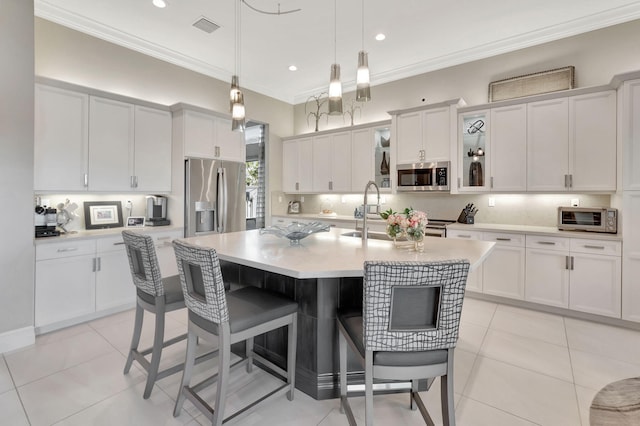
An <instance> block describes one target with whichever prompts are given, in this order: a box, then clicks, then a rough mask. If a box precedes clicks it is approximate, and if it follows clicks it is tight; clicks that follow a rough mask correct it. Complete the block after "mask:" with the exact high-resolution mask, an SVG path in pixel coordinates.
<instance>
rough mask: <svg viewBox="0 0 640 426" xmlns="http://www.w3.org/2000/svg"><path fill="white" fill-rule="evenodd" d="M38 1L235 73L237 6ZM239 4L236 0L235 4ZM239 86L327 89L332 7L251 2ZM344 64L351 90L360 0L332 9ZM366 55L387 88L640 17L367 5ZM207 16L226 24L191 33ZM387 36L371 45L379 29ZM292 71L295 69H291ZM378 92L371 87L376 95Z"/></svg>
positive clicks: (496, 6)
mask: <svg viewBox="0 0 640 426" xmlns="http://www.w3.org/2000/svg"><path fill="white" fill-rule="evenodd" d="M167 1H168V3H169V5H168V7H166V8H164V9H158V8H156V7H154V6H153V5H152V4H151V0H35V2H34V3H35V15H36V16H39V17H41V18H44V19H48V20H50V21H53V22H56V23H59V24H62V25H65V26H67V27H70V28H73V29H76V30H78V31H81V32H84V33H87V34H91V35H93V36H96V37H98V38H101V39H104V40H108V41H110V42H113V43H116V44H119V45H122V46H125V47H127V48H130V49H133V50H136V51H139V52H142V53H145V54H147V55H150V56H153V57H156V58H159V59H162V60H165V61H167V62H171V63H173V64H176V65H179V66H182V67H184V68H188V69H191V70H194V71H197V72H200V73H203V74H206V75H209V76H211V77H214V78H217V79H220V80H224V81H230V79H231V75H232V74H233V73H234V36H235V25H234V7H235V3H234V0H167ZM235 1H240V0H235ZM246 1H247V2H248V3H249V4H251V5H252V6H255V7H257V8H260V9H263V10H268V11H274V12H275V11H277V10H278V7H280V10H281V11H286V10H290V9H297V8H300V9H302V10H301V11H300V12H297V13H291V14H281V15H265V14H260V13H257V12H255V11H253V10H251V9H250V8H248V7H247V6H246V5H244V4H243V5H242V7H241V43H240V44H241V55H240V73H239V74H240V85H241V86H242V87H245V88H247V89H250V90H253V91H256V92H259V93H262V94H265V95H268V96H272V97H274V98H277V99H281V100H283V101H286V102H289V103H300V102H304V101H305V100H306V99H307V98H308V97H309V96H310V95H312V94H318V93H320V92H323V91H326V90H327V88H328V81H329V68H330V65H331V63H333V62H334V6H333V5H334V3H333V2H331V1H318V0H316V1H310V0H306V1H304V0H246ZM337 3H338V4H337V25H336V28H337V49H336V58H337V62H338V63H339V64H340V65H341V69H342V82H343V85H344V90H345V91H350V90H353V88H354V86H355V84H354V81H355V73H356V65H357V53H358V51H359V50H361V47H362V26H361V22H362V18H361V17H362V13H361V5H362V1H361V0H341V1H338V2H337ZM364 4H365V27H364V48H365V50H366V51H368V52H369V67H370V69H371V78H372V84H373V85H376V84H381V83H385V82H388V81H393V80H398V79H401V78H406V77H409V76H413V75H417V74H421V73H424V72H428V71H433V70H436V69H441V68H445V67H448V66H452V65H456V64H460V63H464V62H469V61H472V60H476V59H481V58H486V57H490V56H493V55H497V54H500V53H505V52H509V51H513V50H516V49H521V48H524V47H528V46H533V45H537V44H541V43H545V42H548V41H552V40H557V39H560V38H564V37H568V36H571V35H576V34H580V33H584V32H587V31H592V30H595V29H599V28H603V27H607V26H610V25H615V24H618V23H622V22H626V21H631V20H635V19H639V18H640V1H630V0H396V1H389V0H365V1H364ZM201 16H204V17H206V18H208V19H210V20H211V21H213V22H215V23H216V24H218V25H219V26H220V28H219V29H218V30H217V31H215V32H213V33H212V34H207V33H205V32H203V31H201V30H198V29H196V28H194V27H192V24H193V23H194V22H195V21H196V20H198V19H199V18H200V17H201ZM380 32H382V33H384V34H386V37H387V38H386V40H384V41H376V40H375V39H374V36H375V35H376V34H377V33H380ZM291 64H295V65H296V66H297V67H298V71H295V72H291V71H289V70H288V67H289V65H291ZM372 93H373V96H375V91H373V92H372Z"/></svg>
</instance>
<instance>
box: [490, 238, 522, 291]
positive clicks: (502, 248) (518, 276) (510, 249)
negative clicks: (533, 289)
mask: <svg viewBox="0 0 640 426" xmlns="http://www.w3.org/2000/svg"><path fill="white" fill-rule="evenodd" d="M482 239H483V240H485V241H493V242H495V243H496V246H495V247H494V249H493V251H492V252H491V254H489V257H488V258H487V260H485V262H484V264H483V270H482V291H483V292H484V293H486V294H493V295H495V296H502V297H509V298H512V299H524V268H525V247H524V240H525V238H524V235H522V234H506V233H494V232H483V236H482Z"/></svg>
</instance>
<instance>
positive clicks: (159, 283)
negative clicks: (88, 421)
mask: <svg viewBox="0 0 640 426" xmlns="http://www.w3.org/2000/svg"><path fill="white" fill-rule="evenodd" d="M122 238H123V239H124V244H125V247H126V248H127V255H128V257H129V266H130V268H131V276H132V278H133V283H134V284H135V286H136V292H137V297H136V317H135V323H134V327H133V336H132V337H131V347H130V349H129V355H128V356H127V362H126V364H125V366H124V374H128V373H129V370H130V369H131V365H132V363H133V361H134V360H136V361H138V363H139V364H140V366H141V367H142V368H144V369H145V371H146V372H147V384H146V386H145V388H144V393H143V398H144V399H147V398H149V396H150V395H151V390H152V389H153V385H154V383H155V382H156V380H160V379H162V378H163V377H166V376H169V375H171V374H173V373H176V372H178V371H180V370H182V368H183V366H184V364H182V363H180V364H178V365H174V366H172V367H170V368H167V369H165V370H161V371H158V369H159V366H160V357H161V355H162V349H163V348H165V347H167V346H169V345H173V344H174V343H177V342H179V341H181V340H184V339H185V338H186V337H187V335H186V333H185V334H183V335H180V336H177V337H174V338H173V339H170V340H167V341H166V342H165V341H164V316H165V313H167V312H170V311H175V310H177V309H182V308H184V307H185V304H184V297H183V295H182V288H181V287H180V277H178V276H177V275H174V276H171V277H166V278H162V277H161V275H160V267H159V266H158V258H157V257H156V250H155V245H154V244H153V239H152V238H151V237H150V236H148V235H143V234H138V233H135V232H133V231H130V230H125V231H122ZM145 310H146V311H149V312H152V313H154V314H155V331H154V337H153V346H152V347H151V348H148V349H144V350H139V349H138V345H139V344H140V335H141V333H142V321H143V319H144V311H145ZM149 354H151V361H149V360H147V358H146V356H147V355H149Z"/></svg>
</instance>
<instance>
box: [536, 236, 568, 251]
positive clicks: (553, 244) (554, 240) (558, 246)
mask: <svg viewBox="0 0 640 426" xmlns="http://www.w3.org/2000/svg"><path fill="white" fill-rule="evenodd" d="M526 242H527V248H537V249H548V250H563V251H569V249H570V247H571V239H570V238H562V237H547V236H543V235H527V238H526Z"/></svg>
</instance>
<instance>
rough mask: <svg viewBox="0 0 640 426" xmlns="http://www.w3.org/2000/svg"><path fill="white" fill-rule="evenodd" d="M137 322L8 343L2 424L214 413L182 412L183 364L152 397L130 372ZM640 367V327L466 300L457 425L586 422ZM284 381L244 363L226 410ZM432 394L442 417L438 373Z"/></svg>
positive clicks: (339, 421)
mask: <svg viewBox="0 0 640 426" xmlns="http://www.w3.org/2000/svg"><path fill="white" fill-rule="evenodd" d="M147 315H148V314H147ZM147 318H148V320H147V321H146V322H145V330H144V334H143V343H144V344H146V345H150V344H151V336H152V321H150V320H149V319H151V318H150V317H147ZM132 323H133V311H127V312H123V313H120V314H116V315H112V316H110V317H107V318H102V319H99V320H96V321H93V322H89V323H87V324H82V325H79V326H76V327H71V328H68V329H65V330H61V331H58V332H54V333H50V334H47V335H43V336H39V337H38V338H37V339H36V344H35V345H33V346H30V347H28V348H25V349H21V350H19V351H15V352H12V353H7V354H4V355H3V356H2V357H1V358H0V424H2V425H5V424H6V425H12V426H18V425H33V426H40V425H136V426H141V425H191V426H197V425H199V424H206V421H205V419H204V417H203V416H202V415H200V414H199V413H198V412H197V410H195V408H194V407H193V406H192V405H191V404H190V403H189V402H186V403H185V409H184V410H183V411H182V414H181V415H180V416H179V417H178V418H173V416H172V411H173V404H174V398H175V395H176V391H177V387H178V384H179V380H180V373H177V374H174V375H172V376H169V377H167V378H165V379H163V380H160V381H159V382H158V383H157V384H156V386H155V388H154V390H153V393H152V395H151V398H150V399H148V400H146V401H145V400H143V399H142V391H143V388H144V379H145V375H144V374H143V372H142V371H141V370H140V369H138V368H133V369H132V370H131V372H130V374H128V375H126V376H125V375H123V374H122V368H123V366H124V362H125V354H126V350H127V347H128V344H129V339H130V335H131V330H132ZM185 324H186V313H185V312H184V311H181V312H174V313H171V314H169V318H168V320H167V332H166V334H167V335H168V336H176V335H179V334H181V333H182V332H184V330H185V328H186V327H185ZM183 350H184V346H178V347H173V348H170V349H168V350H166V351H165V353H164V354H163V355H164V361H163V364H169V363H172V362H174V361H177V360H180V359H181V357H182V356H183V352H182V351H183ZM134 365H136V364H135V363H134ZM215 365H216V363H215V360H211V361H207V362H206V363H203V364H200V365H199V366H197V367H196V375H197V376H204V375H205V374H206V373H207V372H208V371H210V370H211V368H215ZM634 376H640V332H635V331H631V330H627V329H623V328H617V327H611V326H606V325H602V324H595V323H591V322H587V321H581V320H576V319H570V318H564V317H561V316H556V315H550V314H545V313H540V312H534V311H529V310H525V309H519V308H514V307H509V306H506V305H500V304H495V303H489V302H484V301H479V300H474V299H471V298H467V300H465V304H464V310H463V316H462V323H461V333H460V340H459V344H458V348H457V350H456V360H455V389H454V390H455V399H456V418H457V423H458V425H479V426H484V425H492V426H501V425H505V426H507V425H508V426H517V425H562V426H571V425H582V426H585V425H588V424H589V405H590V404H591V400H592V398H593V397H594V395H595V394H596V392H597V391H598V390H599V389H600V388H602V387H603V386H605V385H606V384H608V383H610V382H612V381H615V380H619V379H623V378H627V377H634ZM194 379H196V380H197V377H195V378H194ZM278 383H279V382H278V381H276V380H275V379H273V378H272V377H271V376H269V375H268V374H266V373H264V372H262V371H261V370H260V369H254V372H253V373H252V374H246V373H245V372H244V370H237V371H236V372H235V374H234V376H233V377H232V379H231V381H230V393H231V395H230V397H229V398H228V405H227V413H231V412H233V411H234V410H235V409H237V408H238V407H240V406H241V405H242V404H243V403H244V402H245V401H250V400H252V398H254V395H256V393H257V392H262V391H264V390H266V389H268V388H273V387H275V386H276V385H277V384H278ZM213 392H214V390H213V389H211V390H210V391H209V394H208V395H209V396H211V395H213ZM423 398H424V399H425V400H426V403H427V407H428V408H429V409H430V411H431V413H432V415H433V417H434V420H436V422H440V419H441V413H440V405H439V398H440V395H439V386H437V383H436V385H435V386H433V387H432V389H431V390H430V391H429V392H427V393H426V395H424V396H423ZM352 405H353V408H354V410H355V413H356V416H357V417H358V418H359V419H361V420H362V419H363V417H364V401H363V398H354V399H353V402H352ZM407 405H408V397H407V395H406V394H403V395H385V396H378V397H376V398H375V408H374V410H375V417H376V424H377V425H399V424H403V425H414V424H415V425H420V424H423V422H422V419H421V417H420V415H419V413H417V412H415V411H410V410H409V409H408V407H407ZM237 423H239V424H241V425H322V426H330V425H345V424H347V421H346V418H345V416H344V415H342V414H340V411H339V403H338V401H337V400H328V401H315V400H313V399H312V398H310V397H308V396H306V395H305V394H303V393H302V392H297V394H296V397H295V400H294V401H293V402H289V401H288V400H287V399H286V398H285V397H284V396H283V397H282V398H281V399H280V400H278V401H277V402H276V403H274V404H271V405H270V406H267V407H261V408H259V409H258V410H257V411H255V412H254V413H252V414H251V415H249V416H247V417H244V418H243V419H242V420H241V421H239V422H237Z"/></svg>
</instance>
